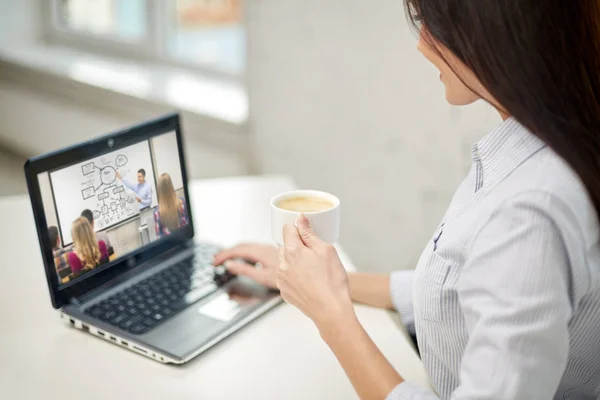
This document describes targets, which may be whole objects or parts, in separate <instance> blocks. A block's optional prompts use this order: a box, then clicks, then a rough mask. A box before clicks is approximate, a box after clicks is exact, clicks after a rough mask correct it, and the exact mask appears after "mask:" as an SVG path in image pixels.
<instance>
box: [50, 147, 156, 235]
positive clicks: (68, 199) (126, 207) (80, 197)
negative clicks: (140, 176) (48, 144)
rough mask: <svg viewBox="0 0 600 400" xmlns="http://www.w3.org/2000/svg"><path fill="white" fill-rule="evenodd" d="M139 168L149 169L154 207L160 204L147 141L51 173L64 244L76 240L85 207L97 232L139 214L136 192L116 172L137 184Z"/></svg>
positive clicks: (147, 177) (147, 176)
mask: <svg viewBox="0 0 600 400" xmlns="http://www.w3.org/2000/svg"><path fill="white" fill-rule="evenodd" d="M140 168H143V169H144V170H145V171H146V181H147V182H148V183H149V184H150V187H151V188H152V204H151V206H152V207H154V206H155V205H156V204H157V201H156V185H155V182H154V169H153V166H152V157H151V156H150V146H149V144H148V142H147V141H144V142H141V143H137V144H134V145H132V146H128V147H125V148H123V149H120V150H116V151H114V152H111V153H108V154H105V155H103V156H100V157H96V158H93V159H91V160H88V161H85V162H82V163H79V164H75V165H71V166H70V167H67V168H64V169H61V170H57V171H54V172H52V173H50V180H51V182H52V191H53V195H54V204H55V205H56V211H57V214H58V225H59V229H60V232H61V235H62V241H63V244H64V245H65V246H66V245H69V244H71V243H72V241H73V240H72V238H71V224H72V223H73V221H74V220H75V219H77V218H78V217H79V216H80V215H81V212H82V211H83V210H85V209H89V210H91V211H92V212H93V214H94V225H95V226H94V228H95V230H96V231H101V230H104V229H108V228H110V227H112V226H114V225H117V224H120V223H121V222H123V221H126V220H128V219H130V218H132V217H135V216H137V215H138V214H139V205H138V202H137V201H136V195H135V193H134V192H133V191H131V190H129V189H128V188H127V187H125V185H123V183H122V182H121V181H120V180H119V179H117V176H116V171H117V170H118V171H119V173H120V174H121V175H122V176H123V178H124V179H126V180H127V181H129V182H130V183H132V184H134V185H135V184H137V171H138V170H139V169H140Z"/></svg>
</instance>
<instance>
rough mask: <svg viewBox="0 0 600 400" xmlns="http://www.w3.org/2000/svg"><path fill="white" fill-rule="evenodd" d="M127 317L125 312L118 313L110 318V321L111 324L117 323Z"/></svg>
mask: <svg viewBox="0 0 600 400" xmlns="http://www.w3.org/2000/svg"><path fill="white" fill-rule="evenodd" d="M127 317H128V316H127V315H125V314H118V315H117V316H116V317H114V318H113V319H111V320H110V323H111V324H113V325H119V324H121V323H122V322H123V321H125V320H126V319H127Z"/></svg>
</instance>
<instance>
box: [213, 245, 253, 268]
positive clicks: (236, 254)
mask: <svg viewBox="0 0 600 400" xmlns="http://www.w3.org/2000/svg"><path fill="white" fill-rule="evenodd" d="M256 253H257V251H256V246H255V245H252V244H239V245H237V246H235V247H232V248H229V249H226V250H223V251H221V252H219V253H217V254H215V258H214V260H213V264H214V265H221V264H223V263H224V262H225V261H227V260H231V259H233V258H243V259H246V260H248V261H252V262H259V261H261V260H259V259H258V255H257V254H256Z"/></svg>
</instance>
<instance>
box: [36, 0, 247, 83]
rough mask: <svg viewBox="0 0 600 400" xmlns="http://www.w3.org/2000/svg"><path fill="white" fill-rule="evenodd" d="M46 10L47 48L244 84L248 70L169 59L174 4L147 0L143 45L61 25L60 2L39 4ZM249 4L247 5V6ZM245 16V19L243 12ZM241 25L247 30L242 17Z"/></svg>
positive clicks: (44, 31)
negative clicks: (169, 38)
mask: <svg viewBox="0 0 600 400" xmlns="http://www.w3.org/2000/svg"><path fill="white" fill-rule="evenodd" d="M38 1H40V3H41V7H42V16H43V21H42V39H43V41H44V42H45V43H47V44H52V45H61V46H65V47H69V48H74V49H79V50H82V51H86V52H89V53H93V54H99V55H104V56H109V57H118V58H123V59H128V60H131V61H137V62H146V63H154V64H161V65H166V66H171V67H178V68H183V69H186V70H191V71H193V72H199V73H201V74H202V75H205V76H208V77H215V78H218V79H226V80H228V81H235V82H237V83H243V82H244V81H245V74H246V68H244V70H243V71H241V72H240V73H239V74H237V73H233V72H229V71H224V70H222V69H219V68H215V67H211V66H209V65H206V64H202V63H195V62H193V61H185V60H178V59H176V58H174V57H171V56H169V54H168V51H167V40H168V37H169V35H170V34H172V33H173V31H174V30H175V28H174V25H172V24H171V23H170V22H169V21H172V20H173V14H174V12H175V7H173V4H174V2H173V1H172V0H144V1H145V3H146V13H145V14H146V15H145V24H146V35H145V36H144V37H143V38H142V39H140V40H139V41H135V42H129V41H126V40H122V39H119V38H117V37H111V36H100V35H96V34H93V33H86V32H81V31H77V30H73V29H69V28H67V27H63V26H61V24H60V20H59V18H60V6H61V4H60V0H38ZM243 4H245V2H244V3H243ZM242 15H245V14H244V12H243V9H242ZM240 23H241V24H242V25H243V26H245V20H244V18H243V17H242V19H241V21H240Z"/></svg>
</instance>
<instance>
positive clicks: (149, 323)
mask: <svg viewBox="0 0 600 400" xmlns="http://www.w3.org/2000/svg"><path fill="white" fill-rule="evenodd" d="M142 324H144V325H146V326H154V325H156V320H155V319H154V318H144V320H143V321H142Z"/></svg>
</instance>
